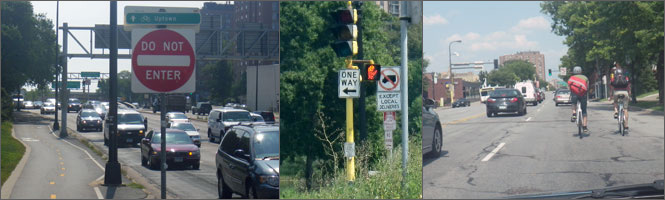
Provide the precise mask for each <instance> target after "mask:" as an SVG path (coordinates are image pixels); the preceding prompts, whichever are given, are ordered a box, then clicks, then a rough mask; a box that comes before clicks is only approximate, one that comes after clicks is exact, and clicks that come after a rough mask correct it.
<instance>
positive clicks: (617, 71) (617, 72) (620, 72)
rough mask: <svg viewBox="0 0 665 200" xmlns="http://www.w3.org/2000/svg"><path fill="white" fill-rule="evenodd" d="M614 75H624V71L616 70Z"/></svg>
mask: <svg viewBox="0 0 665 200" xmlns="http://www.w3.org/2000/svg"><path fill="white" fill-rule="evenodd" d="M614 73H615V74H623V70H622V69H616V70H614Z"/></svg>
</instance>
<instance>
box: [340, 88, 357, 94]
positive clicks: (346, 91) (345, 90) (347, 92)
mask: <svg viewBox="0 0 665 200" xmlns="http://www.w3.org/2000/svg"><path fill="white" fill-rule="evenodd" d="M342 91H343V92H344V93H346V94H349V92H353V93H355V92H356V90H349V88H344V90H342Z"/></svg>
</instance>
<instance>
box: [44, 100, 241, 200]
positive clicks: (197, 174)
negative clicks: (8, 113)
mask: <svg viewBox="0 0 665 200" xmlns="http://www.w3.org/2000/svg"><path fill="white" fill-rule="evenodd" d="M34 112H36V113H39V110H35V111H34ZM141 114H142V115H143V116H144V117H147V118H148V130H150V129H155V130H159V128H160V120H159V118H160V116H159V112H158V113H156V114H152V113H144V112H142V113H141ZM49 117H50V118H52V117H53V115H52V114H51V115H49ZM67 121H68V125H67V126H68V127H69V128H71V129H73V130H76V113H73V112H72V113H69V114H68V116H67ZM190 121H191V122H192V123H193V124H194V126H195V127H196V128H198V129H200V130H199V134H201V148H200V150H201V165H200V168H199V170H194V169H192V168H169V169H168V171H167V175H166V179H167V182H166V188H167V192H168V193H169V194H171V195H173V196H175V197H176V198H186V199H214V198H217V197H218V195H217V176H216V173H215V171H216V167H215V154H216V153H217V147H218V145H219V144H218V143H211V142H208V137H207V127H208V126H207V123H205V122H201V121H196V120H190ZM79 135H81V136H84V137H86V138H88V139H89V140H90V141H91V142H93V144H94V145H96V146H97V147H98V148H99V149H102V150H104V152H105V153H107V154H108V148H107V147H106V146H104V135H103V132H92V131H84V132H82V133H79ZM118 161H119V162H120V164H121V165H123V166H125V167H131V168H133V169H134V170H136V171H137V172H139V173H140V174H141V175H142V176H144V177H145V178H147V179H148V181H150V182H151V183H152V184H154V185H156V186H157V187H158V188H159V187H160V184H161V174H160V170H151V169H148V168H147V167H144V166H141V149H140V148H139V147H122V148H118ZM103 164H104V163H103ZM155 195H157V196H158V195H159V194H155ZM233 197H234V198H238V197H240V196H238V195H235V194H234V196H233Z"/></svg>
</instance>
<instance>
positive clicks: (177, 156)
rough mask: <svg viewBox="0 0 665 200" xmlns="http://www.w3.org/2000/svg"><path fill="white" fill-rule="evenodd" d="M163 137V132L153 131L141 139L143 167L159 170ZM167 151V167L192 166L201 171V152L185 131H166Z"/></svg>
mask: <svg viewBox="0 0 665 200" xmlns="http://www.w3.org/2000/svg"><path fill="white" fill-rule="evenodd" d="M161 137H162V135H161V132H159V131H153V130H151V131H150V132H148V134H147V135H146V137H145V138H143V139H141V165H143V166H146V165H147V166H148V167H150V168H151V169H159V164H160V163H161V160H160V158H161V157H160V153H159V152H160V151H161V148H162V138H161ZM166 149H167V151H168V152H167V153H166V164H167V165H184V166H192V168H194V169H199V166H201V151H200V150H199V147H198V146H196V145H195V144H194V141H192V139H191V138H190V137H189V135H187V133H185V131H182V130H178V129H166Z"/></svg>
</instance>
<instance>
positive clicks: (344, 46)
mask: <svg viewBox="0 0 665 200" xmlns="http://www.w3.org/2000/svg"><path fill="white" fill-rule="evenodd" d="M330 14H331V16H332V17H333V19H334V20H335V22H336V24H335V26H334V27H333V28H332V29H331V30H332V32H333V35H335V38H336V39H337V41H335V42H334V43H333V44H331V45H330V46H331V47H332V48H333V50H334V51H335V53H336V54H337V56H338V57H348V56H354V55H356V54H358V43H357V42H356V38H357V37H358V27H357V26H356V25H355V23H356V22H357V21H358V15H357V11H356V10H355V9H337V10H336V11H335V12H332V13H330Z"/></svg>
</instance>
